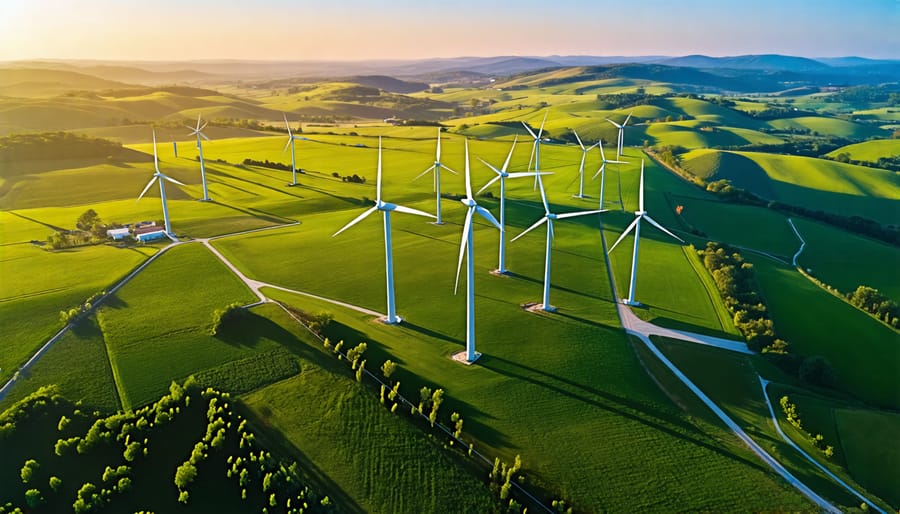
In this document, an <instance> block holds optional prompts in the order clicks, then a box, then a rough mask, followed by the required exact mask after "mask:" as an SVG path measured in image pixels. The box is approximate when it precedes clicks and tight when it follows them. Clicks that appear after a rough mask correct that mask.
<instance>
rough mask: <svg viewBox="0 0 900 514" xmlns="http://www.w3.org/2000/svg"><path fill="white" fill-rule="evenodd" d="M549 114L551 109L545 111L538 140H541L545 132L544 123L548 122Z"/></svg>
mask: <svg viewBox="0 0 900 514" xmlns="http://www.w3.org/2000/svg"><path fill="white" fill-rule="evenodd" d="M548 114H550V111H549V110H548V111H547V112H545V113H544V121H542V122H541V129H540V130H538V135H537V138H538V140H540V139H541V136H542V135H543V134H544V123H547V115H548Z"/></svg>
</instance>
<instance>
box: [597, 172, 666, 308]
mask: <svg viewBox="0 0 900 514" xmlns="http://www.w3.org/2000/svg"><path fill="white" fill-rule="evenodd" d="M639 195H640V196H639V200H638V210H637V211H634V221H632V222H631V225H628V228H627V229H625V232H622V235H621V236H619V239H617V240H616V242H615V244H613V245H612V247H610V249H609V252H607V253H612V251H613V250H615V248H616V245H618V244H619V243H620V242H622V240H623V239H625V236H627V235H628V233H629V232H631V230H632V229H634V253H633V254H632V256H631V284H630V285H629V287H628V299H627V300H624V301H623V303H625V304H626V305H640V302H636V301H634V285H635V282H636V281H637V262H638V245H639V243H640V240H641V220H642V219H645V220H647V222H648V223H650V224H651V225H653V226H654V227H656V228H658V229H660V230H661V231H663V232H665V233H666V234H668V235H670V236H672V237H674V238H675V239H677V240H679V241H681V242H682V243H684V240H683V239H681V238H680V237H678V236H676V235H675V234H673V233H671V232H669V231H668V230H666V229H665V228H663V226H662V225H660V224H659V223H657V222H656V221H654V220H653V218H651V217H650V216H649V215H648V214H647V211H645V210H644V161H643V160H641V189H640V193H639Z"/></svg>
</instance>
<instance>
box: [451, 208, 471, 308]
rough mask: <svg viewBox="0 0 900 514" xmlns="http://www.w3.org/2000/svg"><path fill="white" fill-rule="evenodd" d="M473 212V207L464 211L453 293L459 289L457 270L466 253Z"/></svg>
mask: <svg viewBox="0 0 900 514" xmlns="http://www.w3.org/2000/svg"><path fill="white" fill-rule="evenodd" d="M473 212H475V210H474V209H469V211H468V212H467V213H466V222H465V223H464V224H463V231H462V241H460V243H459V264H457V265H456V282H455V283H454V284H453V294H456V291H457V289H459V272H460V270H461V269H462V261H463V256H464V255H465V253H466V243H468V241H469V231H470V230H472V213H473ZM469 265H470V266H471V265H474V263H471V262H470V263H469Z"/></svg>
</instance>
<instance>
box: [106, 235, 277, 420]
mask: <svg viewBox="0 0 900 514" xmlns="http://www.w3.org/2000/svg"><path fill="white" fill-rule="evenodd" d="M254 300H255V297H254V296H253V295H252V294H251V293H250V291H249V290H248V289H247V288H246V287H245V286H244V285H243V284H242V283H241V282H240V281H238V279H237V278H235V277H234V276H232V275H231V272H230V271H228V269H227V268H226V267H225V265H224V264H222V263H221V262H219V261H218V260H217V259H216V258H215V257H214V256H213V255H212V254H211V253H209V251H208V250H207V249H206V248H204V247H202V246H200V245H198V244H193V245H187V246H183V247H180V248H174V249H172V250H170V251H169V252H168V253H166V255H163V256H162V257H160V258H159V260H157V261H156V262H154V263H153V264H151V265H150V266H148V267H147V269H146V270H145V271H144V272H142V273H141V274H139V275H138V276H136V277H135V278H134V279H133V280H132V281H131V282H129V283H128V284H126V285H125V286H124V287H123V288H122V289H120V290H119V291H118V292H116V294H115V295H114V296H113V297H111V298H110V299H109V300H108V301H107V302H106V303H105V304H104V305H103V307H102V308H101V309H100V311H99V312H98V314H97V316H98V319H99V321H100V328H101V329H102V330H103V336H104V338H105V340H106V344H107V347H108V350H109V357H110V361H111V362H112V368H113V374H114V375H115V377H116V383H117V387H118V389H119V394H120V397H121V401H122V406H123V407H124V408H125V409H130V408H132V407H139V406H141V405H144V404H146V403H148V402H150V401H152V400H153V398H154V397H157V396H159V395H160V393H161V392H162V391H165V389H166V388H167V387H168V385H169V383H170V382H171V381H172V380H182V379H184V378H185V377H187V376H188V375H190V374H191V373H193V372H195V371H200V370H203V369H206V368H211V367H214V366H217V365H221V364H223V363H225V362H228V361H229V360H234V359H236V358H240V357H245V356H247V355H248V354H249V353H251V352H254V351H258V349H259V347H260V346H263V345H265V344H266V339H265V338H264V337H260V338H259V339H257V340H252V339H250V340H246V341H240V342H237V341H229V340H228V339H227V338H226V337H225V336H223V337H213V336H210V335H208V334H207V333H206V327H207V326H208V325H209V324H210V322H211V319H212V313H213V310H215V309H219V308H223V307H225V306H226V305H228V304H229V303H232V302H242V303H251V302H253V301H254Z"/></svg>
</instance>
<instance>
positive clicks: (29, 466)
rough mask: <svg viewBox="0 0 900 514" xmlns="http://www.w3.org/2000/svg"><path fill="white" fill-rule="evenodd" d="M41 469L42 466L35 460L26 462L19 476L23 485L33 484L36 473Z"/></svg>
mask: <svg viewBox="0 0 900 514" xmlns="http://www.w3.org/2000/svg"><path fill="white" fill-rule="evenodd" d="M39 467H41V465H40V464H38V462H37V461H36V460H34V459H28V460H26V461H25V465H24V466H22V470H21V471H20V472H19V474H20V475H21V476H22V483H25V484H27V483H28V482H31V479H32V478H34V472H35V471H37V469H38V468H39Z"/></svg>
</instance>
